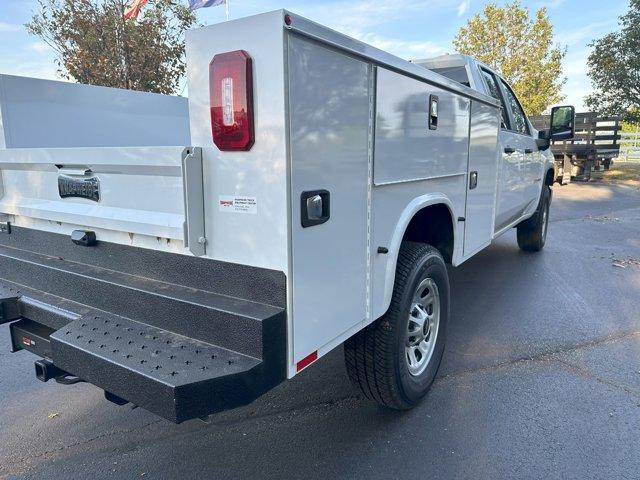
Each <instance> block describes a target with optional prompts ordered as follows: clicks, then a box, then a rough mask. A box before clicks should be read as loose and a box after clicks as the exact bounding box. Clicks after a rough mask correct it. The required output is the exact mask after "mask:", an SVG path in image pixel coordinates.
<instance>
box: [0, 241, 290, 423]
mask: <svg viewBox="0 0 640 480" xmlns="http://www.w3.org/2000/svg"><path fill="white" fill-rule="evenodd" d="M16 234H23V239H24V238H27V239H28V237H33V236H34V235H36V236H38V237H39V235H46V236H50V238H49V239H48V240H49V242H46V243H47V245H50V242H65V245H64V248H65V249H66V250H65V253H67V254H68V255H69V256H70V257H71V258H63V257H60V256H56V257H53V256H50V255H47V254H46V253H42V252H41V251H34V250H36V248H33V246H34V244H33V243H30V242H21V245H20V246H21V247H24V245H25V244H26V246H27V247H29V246H31V247H32V248H31V249H28V248H15V247H14V246H7V245H2V240H0V323H10V331H11V339H12V350H13V351H19V350H28V351H31V352H32V353H35V354H36V355H38V356H40V357H43V358H46V359H48V360H49V362H48V363H45V365H51V367H50V368H51V369H52V370H54V371H57V370H56V369H59V370H60V371H62V372H64V373H65V374H69V375H73V376H75V377H78V378H80V379H82V380H84V381H87V382H89V383H92V384H94V385H96V386H98V387H100V388H102V389H104V390H105V392H109V394H110V396H116V397H120V398H121V399H124V400H127V401H129V402H131V403H133V404H135V405H137V406H140V407H142V408H145V409H147V410H149V411H151V412H154V413H156V414H157V415H159V416H161V417H164V418H166V419H168V420H171V421H173V422H176V423H180V422H183V421H185V420H189V419H192V418H197V417H202V416H205V415H208V414H211V413H215V412H218V411H221V410H226V409H230V408H234V407H237V406H240V405H244V404H247V403H249V402H251V401H252V400H254V399H255V398H257V397H258V396H260V395H262V394H263V393H264V392H266V391H267V390H269V389H270V388H272V387H273V386H275V385H277V384H278V383H280V382H281V381H282V380H284V379H285V378H286V312H285V308H284V291H285V282H284V275H283V274H281V273H280V272H273V271H269V270H263V269H252V270H247V268H250V267H246V266H236V265H234V264H229V263H222V262H215V261H211V260H207V259H194V258H193V257H186V256H178V257H184V259H181V258H175V257H176V256H177V255H176V254H168V253H167V254H160V255H159V252H151V251H146V250H142V249H132V248H131V247H119V246H114V245H113V244H104V243H103V244H100V243H99V248H95V249H91V248H86V247H81V246H73V247H72V246H70V245H68V244H66V242H69V243H71V241H70V239H68V237H64V236H60V235H55V234H44V233H41V232H37V233H36V232H34V231H27V230H24V229H15V228H14V229H12V234H11V236H12V239H11V240H12V241H14V240H16V237H15V236H14V235H16ZM60 237H62V238H60ZM3 240H5V242H6V238H4V239H3ZM40 241H42V239H40ZM74 247H75V248H74ZM90 250H93V251H92V252H91V253H92V255H93V257H94V258H93V260H94V261H93V262H92V264H87V263H83V262H81V261H79V260H86V255H87V253H86V252H87V251H90ZM114 252H115V253H117V255H118V258H117V260H116V261H115V263H116V264H117V265H119V266H120V267H124V266H126V265H127V262H126V259H125V260H123V258H122V256H123V255H128V256H133V257H131V258H134V259H135V261H132V265H133V266H135V269H134V267H133V266H132V267H131V270H130V271H126V270H125V268H120V269H119V270H113V269H110V268H106V266H105V265H104V262H106V261H107V260H108V259H105V258H104V257H103V255H108V256H110V257H111V258H113V255H114ZM141 256H142V257H144V256H147V257H148V260H149V261H151V260H154V261H158V260H161V261H162V262H163V264H164V265H165V267H166V268H165V269H158V268H157V267H158V266H157V265H154V264H148V266H145V267H143V266H142V265H144V262H140V257H141ZM181 260H184V262H181ZM194 261H195V262H194ZM201 262H205V264H204V266H203V265H202V263H201ZM185 265H186V266H185ZM194 265H197V267H194ZM189 266H191V268H190V269H189V268H187V267H189ZM172 268H173V269H174V270H173V271H172V270H171V269H172ZM220 269H222V271H221V270H220ZM122 270H125V271H122ZM189 273H191V274H199V278H193V277H192V276H189V277H188V279H187V280H185V281H184V282H183V284H176V283H172V282H173V281H175V279H176V278H183V277H182V276H183V275H185V274H189ZM242 275H246V277H245V278H244V282H246V283H247V284H251V283H252V282H254V283H255V282H261V285H257V284H256V291H258V292H259V293H258V296H259V298H257V299H251V298H246V297H248V296H249V295H247V294H246V293H247V292H251V288H247V286H246V285H244V283H243V281H242V278H241V276H242ZM225 278H229V282H225V283H224V285H222V286H221V287H220V288H217V285H218V284H219V283H220V282H221V281H224V279H225ZM265 282H266V283H267V284H268V285H269V283H270V286H271V287H273V289H274V292H273V298H272V299H269V298H268V289H267V288H265V287H264V283H265ZM229 283H236V284H238V285H239V286H240V287H241V288H240V289H238V291H236V292H232V291H229V289H230V287H229ZM25 285H27V286H25ZM276 289H281V290H276ZM233 293H235V294H236V295H232V294H233ZM243 297H244V298H243ZM256 300H257V301H256ZM265 300H267V301H270V303H265Z"/></svg>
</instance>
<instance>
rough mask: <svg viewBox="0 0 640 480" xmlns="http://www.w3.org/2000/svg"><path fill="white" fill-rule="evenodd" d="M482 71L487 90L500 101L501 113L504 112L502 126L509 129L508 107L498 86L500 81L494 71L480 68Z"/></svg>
mask: <svg viewBox="0 0 640 480" xmlns="http://www.w3.org/2000/svg"><path fill="white" fill-rule="evenodd" d="M480 71H481V72H482V77H483V78H484V83H485V85H486V86H487V90H488V91H489V95H491V96H492V97H493V98H495V99H496V100H498V102H500V113H501V114H502V128H503V129H505V130H509V118H508V117H507V109H506V108H505V105H504V100H503V99H502V95H501V94H500V89H499V88H498V82H497V81H496V77H494V76H493V73H491V72H489V71H487V70H484V69H482V70H480Z"/></svg>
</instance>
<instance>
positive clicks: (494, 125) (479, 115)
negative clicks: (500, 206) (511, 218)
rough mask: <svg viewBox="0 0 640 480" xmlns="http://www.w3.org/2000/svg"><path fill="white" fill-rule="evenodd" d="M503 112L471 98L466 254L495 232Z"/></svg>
mask: <svg viewBox="0 0 640 480" xmlns="http://www.w3.org/2000/svg"><path fill="white" fill-rule="evenodd" d="M499 115H500V112H499V110H498V109H497V108H495V107H491V106H489V105H485V104H483V103H480V102H477V101H472V102H471V119H470V124H469V167H468V168H469V170H468V172H469V173H468V175H467V203H466V212H465V230H464V256H465V257H468V256H470V255H472V254H474V253H475V252H476V251H478V250H479V249H481V248H483V247H485V246H486V245H487V244H488V243H489V242H490V241H491V238H492V236H493V229H494V221H495V220H494V217H495V204H496V192H497V182H498V154H497V153H496V148H497V138H498V130H499V128H500V117H499Z"/></svg>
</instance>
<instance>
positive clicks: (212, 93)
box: [209, 50, 254, 151]
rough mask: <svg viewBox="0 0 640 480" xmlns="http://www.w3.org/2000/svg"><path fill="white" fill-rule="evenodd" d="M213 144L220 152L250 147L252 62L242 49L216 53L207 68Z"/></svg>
mask: <svg viewBox="0 0 640 480" xmlns="http://www.w3.org/2000/svg"><path fill="white" fill-rule="evenodd" d="M209 101H210V107H211V133H212V135H213V142H214V143H215V144H216V146H217V147H218V148H219V149H220V150H223V151H234V150H235V151H244V150H249V149H251V147H252V146H253V141H254V132H253V62H252V61H251V57H250V56H249V54H248V53H247V52H245V51H244V50H236V51H235V52H227V53H220V54H218V55H216V56H215V57H213V60H211V64H210V65H209Z"/></svg>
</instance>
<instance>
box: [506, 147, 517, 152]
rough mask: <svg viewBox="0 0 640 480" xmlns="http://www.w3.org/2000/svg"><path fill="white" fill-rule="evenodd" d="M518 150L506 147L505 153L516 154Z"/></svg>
mask: <svg viewBox="0 0 640 480" xmlns="http://www.w3.org/2000/svg"><path fill="white" fill-rule="evenodd" d="M515 151H516V149H515V148H511V147H504V153H515Z"/></svg>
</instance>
